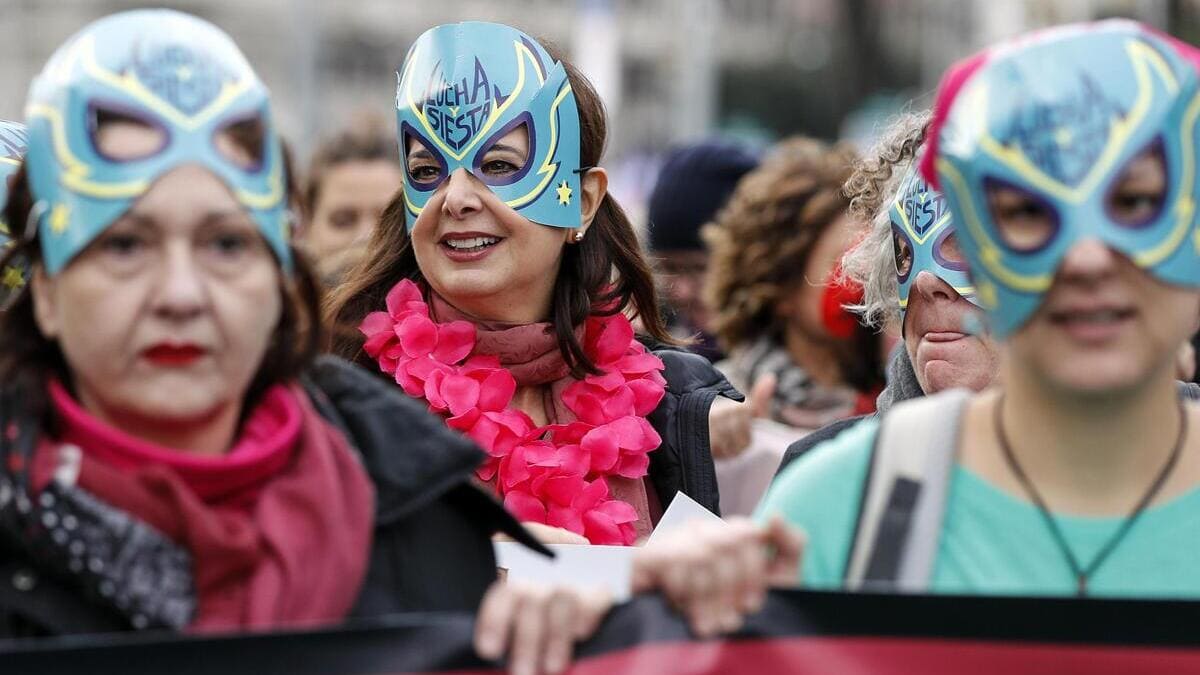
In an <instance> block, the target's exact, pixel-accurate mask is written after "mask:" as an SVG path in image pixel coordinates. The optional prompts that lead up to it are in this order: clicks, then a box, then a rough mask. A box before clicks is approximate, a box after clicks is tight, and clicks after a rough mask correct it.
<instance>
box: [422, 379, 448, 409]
mask: <svg viewBox="0 0 1200 675" xmlns="http://www.w3.org/2000/svg"><path fill="white" fill-rule="evenodd" d="M445 379H446V373H445V372H443V371H441V370H435V371H433V372H432V373H430V374H429V377H427V378H425V387H424V388H423V390H422V391H424V393H425V400H426V401H428V402H429V407H430V409H432V410H435V411H437V412H445V411H446V409H447V407H448V406H447V405H446V399H444V398H442V392H441V391H439V389H440V388H441V386H442V382H443V381H444V380H445Z"/></svg>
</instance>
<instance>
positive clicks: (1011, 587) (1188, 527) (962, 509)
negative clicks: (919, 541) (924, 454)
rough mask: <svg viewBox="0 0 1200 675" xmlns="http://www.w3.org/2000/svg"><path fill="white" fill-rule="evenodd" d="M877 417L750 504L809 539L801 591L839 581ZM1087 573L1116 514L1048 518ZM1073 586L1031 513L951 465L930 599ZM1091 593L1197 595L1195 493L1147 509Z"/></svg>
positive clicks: (1071, 589) (1199, 530)
mask: <svg viewBox="0 0 1200 675" xmlns="http://www.w3.org/2000/svg"><path fill="white" fill-rule="evenodd" d="M878 429H879V421H878V419H875V418H872V419H868V420H865V421H863V422H861V423H859V424H856V425H854V426H853V427H851V428H849V429H847V430H846V431H843V432H842V433H841V434H840V435H839V436H837V437H836V438H833V439H831V440H829V441H826V442H824V443H822V444H820V445H818V446H817V447H815V448H813V449H812V450H810V451H809V452H808V453H807V454H805V455H803V456H802V457H800V458H799V459H797V460H795V461H794V462H792V464H791V465H789V466H788V468H787V469H786V470H785V471H784V472H783V473H782V474H781V475H780V476H779V477H778V478H776V480H775V482H774V484H772V486H771V489H770V490H769V491H768V492H767V495H766V497H765V498H764V499H763V501H762V503H761V504H759V506H758V512H757V513H756V518H757V519H759V520H760V521H764V520H766V519H768V518H770V517H771V516H773V515H775V514H780V515H782V516H783V518H784V519H785V520H787V521H788V522H789V523H791V524H793V525H797V526H800V527H802V528H803V529H804V530H805V531H806V532H807V533H808V546H807V547H806V549H805V552H804V561H803V567H802V570H801V574H800V576H801V579H802V580H803V583H804V585H805V586H806V587H809V588H815V589H837V588H840V587H841V585H842V579H843V576H844V574H845V569H846V559H847V557H848V556H849V555H850V545H851V538H852V537H853V536H854V528H855V524H856V521H857V519H858V509H859V506H860V502H861V499H862V490H863V481H864V480H865V478H866V473H867V465H868V462H869V461H870V457H871V448H872V447H873V445H874V442H875V435H876V433H877V432H878ZM1057 520H1058V523H1059V527H1060V528H1061V529H1062V531H1063V534H1064V535H1065V536H1066V539H1067V542H1068V544H1069V545H1070V546H1071V550H1072V552H1073V553H1074V554H1075V559H1076V560H1078V561H1079V562H1080V564H1081V565H1083V566H1084V567H1086V566H1087V565H1088V564H1089V563H1090V562H1091V561H1092V559H1093V557H1094V556H1095V555H1096V553H1097V552H1098V551H1099V550H1100V548H1101V547H1102V546H1104V544H1105V543H1106V542H1107V541H1108V539H1109V537H1111V536H1112V535H1113V534H1114V533H1115V532H1116V530H1117V528H1118V527H1120V525H1121V523H1122V521H1123V518H1082V517H1073V516H1057ZM1076 589H1077V582H1076V580H1075V578H1074V575H1073V574H1072V572H1071V569H1070V567H1069V566H1068V564H1067V562H1066V560H1065V558H1064V557H1063V554H1062V552H1061V550H1060V549H1059V548H1058V546H1057V545H1056V544H1055V543H1054V539H1053V537H1052V535H1051V534H1050V531H1049V528H1047V527H1046V524H1045V522H1044V521H1043V520H1042V518H1041V515H1040V514H1039V513H1038V510H1037V507H1035V506H1034V505H1033V504H1032V503H1031V502H1028V501H1025V500H1021V499H1018V498H1016V497H1014V496H1012V495H1010V494H1008V493H1007V492H1004V491H1001V490H1000V489H999V488H997V487H995V486H994V485H992V484H991V483H989V482H987V481H986V480H984V479H983V478H981V477H980V476H978V475H977V474H975V473H973V472H971V471H969V470H968V469H966V468H965V467H963V466H961V465H957V466H955V467H954V469H953V473H952V476H951V479H950V489H949V491H948V492H947V502H946V519H945V524H944V526H943V528H942V540H941V543H940V545H939V547H938V553H937V561H936V563H935V564H934V572H933V581H932V584H931V590H932V591H933V592H935V593H977V594H997V595H999V594H1021V595H1074V594H1075V592H1076ZM1088 591H1089V594H1090V595H1105V596H1142V597H1153V596H1158V597H1163V596H1173V597H1180V596H1188V597H1200V489H1195V490H1192V491H1190V492H1187V493H1186V494H1183V495H1181V496H1179V497H1177V498H1175V499H1173V500H1171V501H1169V502H1167V503H1165V504H1161V505H1159V506H1155V507H1153V508H1151V509H1148V510H1147V511H1146V512H1145V513H1143V514H1142V517H1141V518H1140V519H1139V520H1138V522H1137V523H1136V524H1135V525H1134V526H1133V529H1132V530H1130V531H1129V532H1128V533H1127V534H1126V535H1125V538H1124V540H1123V541H1122V542H1121V543H1120V544H1118V545H1117V548H1116V549H1115V550H1114V551H1113V552H1112V554H1111V555H1110V556H1109V557H1108V560H1107V561H1105V562H1104V563H1103V564H1102V565H1101V566H1100V569H1099V570H1098V571H1097V572H1096V573H1095V574H1094V575H1093V576H1092V577H1091V578H1090V579H1089V580H1088Z"/></svg>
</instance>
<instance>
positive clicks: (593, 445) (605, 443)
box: [579, 426, 621, 471]
mask: <svg viewBox="0 0 1200 675" xmlns="http://www.w3.org/2000/svg"><path fill="white" fill-rule="evenodd" d="M579 445H580V446H582V447H583V449H584V450H586V451H587V453H588V455H589V456H590V457H591V458H592V461H591V469H592V471H608V470H610V469H612V468H613V467H614V466H616V464H617V458H618V457H619V456H620V452H621V446H620V445H619V444H618V442H617V434H616V433H615V432H614V431H613V430H612V429H610V428H608V427H607V426H603V427H596V428H595V429H592V430H591V431H589V432H587V434H585V435H584V437H583V440H581V441H580V442H579Z"/></svg>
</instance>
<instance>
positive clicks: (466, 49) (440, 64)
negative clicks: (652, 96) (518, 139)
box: [396, 22, 580, 229]
mask: <svg viewBox="0 0 1200 675" xmlns="http://www.w3.org/2000/svg"><path fill="white" fill-rule="evenodd" d="M396 77H397V81H398V85H397V91H396V121H397V129H398V134H399V143H400V155H401V162H402V163H403V165H404V168H405V171H404V198H405V206H406V210H407V213H408V227H409V229H412V227H413V224H414V222H415V220H416V219H417V217H418V216H419V215H420V214H421V211H422V210H423V209H424V208H425V205H426V204H427V203H428V202H429V200H430V198H431V197H432V196H433V194H434V192H435V191H436V190H437V188H438V187H439V186H440V185H441V184H442V183H443V182H445V181H446V180H447V178H448V177H449V176H450V175H451V174H453V173H454V172H455V171H457V170H459V169H464V170H466V171H467V172H468V173H470V174H472V175H474V176H475V177H476V178H478V179H479V180H480V181H481V182H482V183H483V184H484V185H487V187H488V188H489V189H491V190H492V191H493V192H494V193H495V194H496V195H497V196H498V197H499V198H500V199H501V200H502V201H503V202H504V203H505V204H507V205H508V206H510V207H512V208H513V209H515V210H516V211H517V212H518V213H520V214H522V215H523V216H525V217H526V218H528V219H529V220H531V221H533V222H535V223H540V224H542V225H549V226H552V227H567V228H577V227H579V226H580V185H579V176H580V173H579V170H580V164H579V163H580V159H579V152H580V148H579V111H578V109H577V107H576V104H575V96H574V94H573V93H572V91H571V84H570V82H569V81H568V79H567V73H566V70H565V69H564V68H563V65H562V64H561V63H559V62H556V61H555V60H554V59H553V58H552V57H551V56H550V54H549V53H548V52H547V51H546V50H545V48H543V47H542V46H541V45H540V44H538V43H537V42H536V41H535V40H534V39H533V38H531V37H529V36H528V35H526V34H524V33H522V32H521V31H518V30H516V29H514V28H509V27H508V26H503V25H499V24H493V23H479V22H468V23H458V24H446V25H442V26H438V27H436V28H432V29H430V30H428V31H426V32H425V33H424V34H423V35H421V37H420V38H418V39H417V41H416V42H415V43H414V44H413V46H412V47H411V48H410V49H409V51H408V56H407V57H405V59H404V64H403V66H402V67H401V69H400V71H399V72H398V73H397V74H396ZM519 129H524V130H525V132H526V136H527V138H528V153H527V154H526V157H525V159H524V162H523V163H521V165H520V166H516V165H515V163H514V162H512V161H511V157H512V154H511V152H510V153H508V155H507V156H508V157H509V158H510V159H509V160H508V161H506V165H507V166H509V167H510V168H509V169H508V170H505V171H493V170H492V169H491V166H490V164H491V163H492V162H491V157H492V156H493V155H492V154H490V153H494V152H496V149H495V147H496V144H497V142H498V141H500V139H502V138H503V137H504V136H505V135H507V134H509V133H510V132H512V131H514V130H519ZM414 142H416V143H419V144H420V145H421V146H423V148H424V149H425V151H426V152H427V153H428V155H423V160H422V161H424V162H425V164H426V165H425V166H421V167H418V166H416V165H415V163H414V165H413V166H410V162H409V154H410V153H409V149H410V147H411V146H412V144H413V143H414Z"/></svg>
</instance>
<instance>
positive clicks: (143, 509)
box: [34, 382, 374, 631]
mask: <svg viewBox="0 0 1200 675" xmlns="http://www.w3.org/2000/svg"><path fill="white" fill-rule="evenodd" d="M50 398H51V401H52V402H53V405H54V408H55V410H56V412H57V413H58V417H59V420H60V421H61V433H60V434H59V437H58V438H57V439H45V440H44V441H43V442H42V443H41V445H40V446H39V448H38V455H37V459H36V461H35V475H34V480H35V486H36V487H37V489H41V488H42V487H43V486H45V485H46V483H48V482H49V480H50V478H51V476H52V474H53V470H54V466H55V464H56V462H57V461H58V460H57V458H58V452H57V449H58V448H59V447H61V446H62V445H67V444H69V445H75V446H78V447H79V448H80V449H81V450H82V456H83V461H82V464H81V467H80V474H79V478H78V483H79V485H80V487H82V488H83V489H85V490H87V491H88V492H91V493H92V494H93V495H95V496H96V497H98V498H99V499H101V500H103V501H105V502H107V503H108V504H110V505H112V506H114V507H116V508H118V509H121V510H123V511H126V512H128V513H130V514H132V515H134V516H136V517H137V518H139V519H141V520H142V521H144V522H145V523H147V524H148V525H150V526H152V527H154V528H156V529H158V530H159V531H160V532H162V533H163V534H165V535H166V536H167V537H169V538H171V539H173V540H174V541H176V542H178V543H180V544H181V545H183V546H184V547H186V548H187V549H188V551H189V552H190V553H191V555H192V565H193V570H192V571H193V575H194V578H195V584H196V591H197V596H198V597H197V600H198V603H197V605H198V609H197V615H196V616H195V617H194V619H193V621H192V623H191V624H190V625H189V626H188V629H189V630H191V631H227V630H239V629H260V630H265V629H274V628H279V627H284V626H297V625H303V626H310V625H315V624H321V623H329V622H335V621H339V620H341V619H343V618H344V617H345V615H346V613H347V612H348V611H349V610H350V608H351V606H352V605H353V603H354V600H355V599H356V598H357V597H358V593H359V589H360V587H361V586H362V582H363V579H364V578H365V576H366V571H367V563H368V560H369V553H370V547H371V533H372V530H373V520H374V517H373V514H374V489H373V488H372V485H371V482H370V479H369V478H368V477H367V474H366V471H365V470H364V469H363V467H362V465H361V463H360V462H359V460H358V458H357V457H356V456H355V455H354V454H353V451H352V450H351V449H350V448H349V446H348V445H347V443H346V440H345V439H344V438H343V437H342V436H341V434H340V433H339V432H338V431H337V430H335V429H334V428H333V427H331V426H330V425H329V424H328V423H326V422H325V421H324V419H322V418H321V416H320V415H319V414H318V413H317V412H316V411H315V410H314V409H313V407H312V404H311V402H310V401H309V400H308V396H307V394H305V393H304V391H303V389H301V388H300V387H298V386H291V387H285V386H276V387H273V388H272V389H270V390H268V391H267V393H266V394H265V395H264V396H263V400H262V402H261V403H260V404H258V406H257V407H256V408H255V409H254V410H253V411H252V412H251V413H250V415H249V416H248V417H247V419H246V420H245V422H244V423H243V425H242V428H241V431H240V435H239V437H238V438H237V440H236V441H235V443H234V445H233V447H232V448H230V450H229V452H228V453H227V454H225V455H223V456H221V457H199V456H196V455H191V454H187V453H184V452H181V451H178V450H172V449H170V448H165V447H160V446H156V445H153V444H151V443H147V442H145V441H142V440H140V439H137V438H134V437H132V436H130V435H128V434H126V433H124V432H122V431H120V430H119V429H116V428H114V427H111V426H109V425H107V424H105V423H104V422H102V421H100V420H98V419H96V418H94V417H92V416H91V415H89V414H88V413H87V412H86V411H85V410H84V409H83V408H82V407H81V406H80V405H79V404H78V403H77V402H76V401H75V400H74V399H73V398H72V397H71V395H70V394H69V393H68V392H67V391H66V389H65V388H63V386H62V385H61V384H59V383H57V382H52V383H51V384H50Z"/></svg>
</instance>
